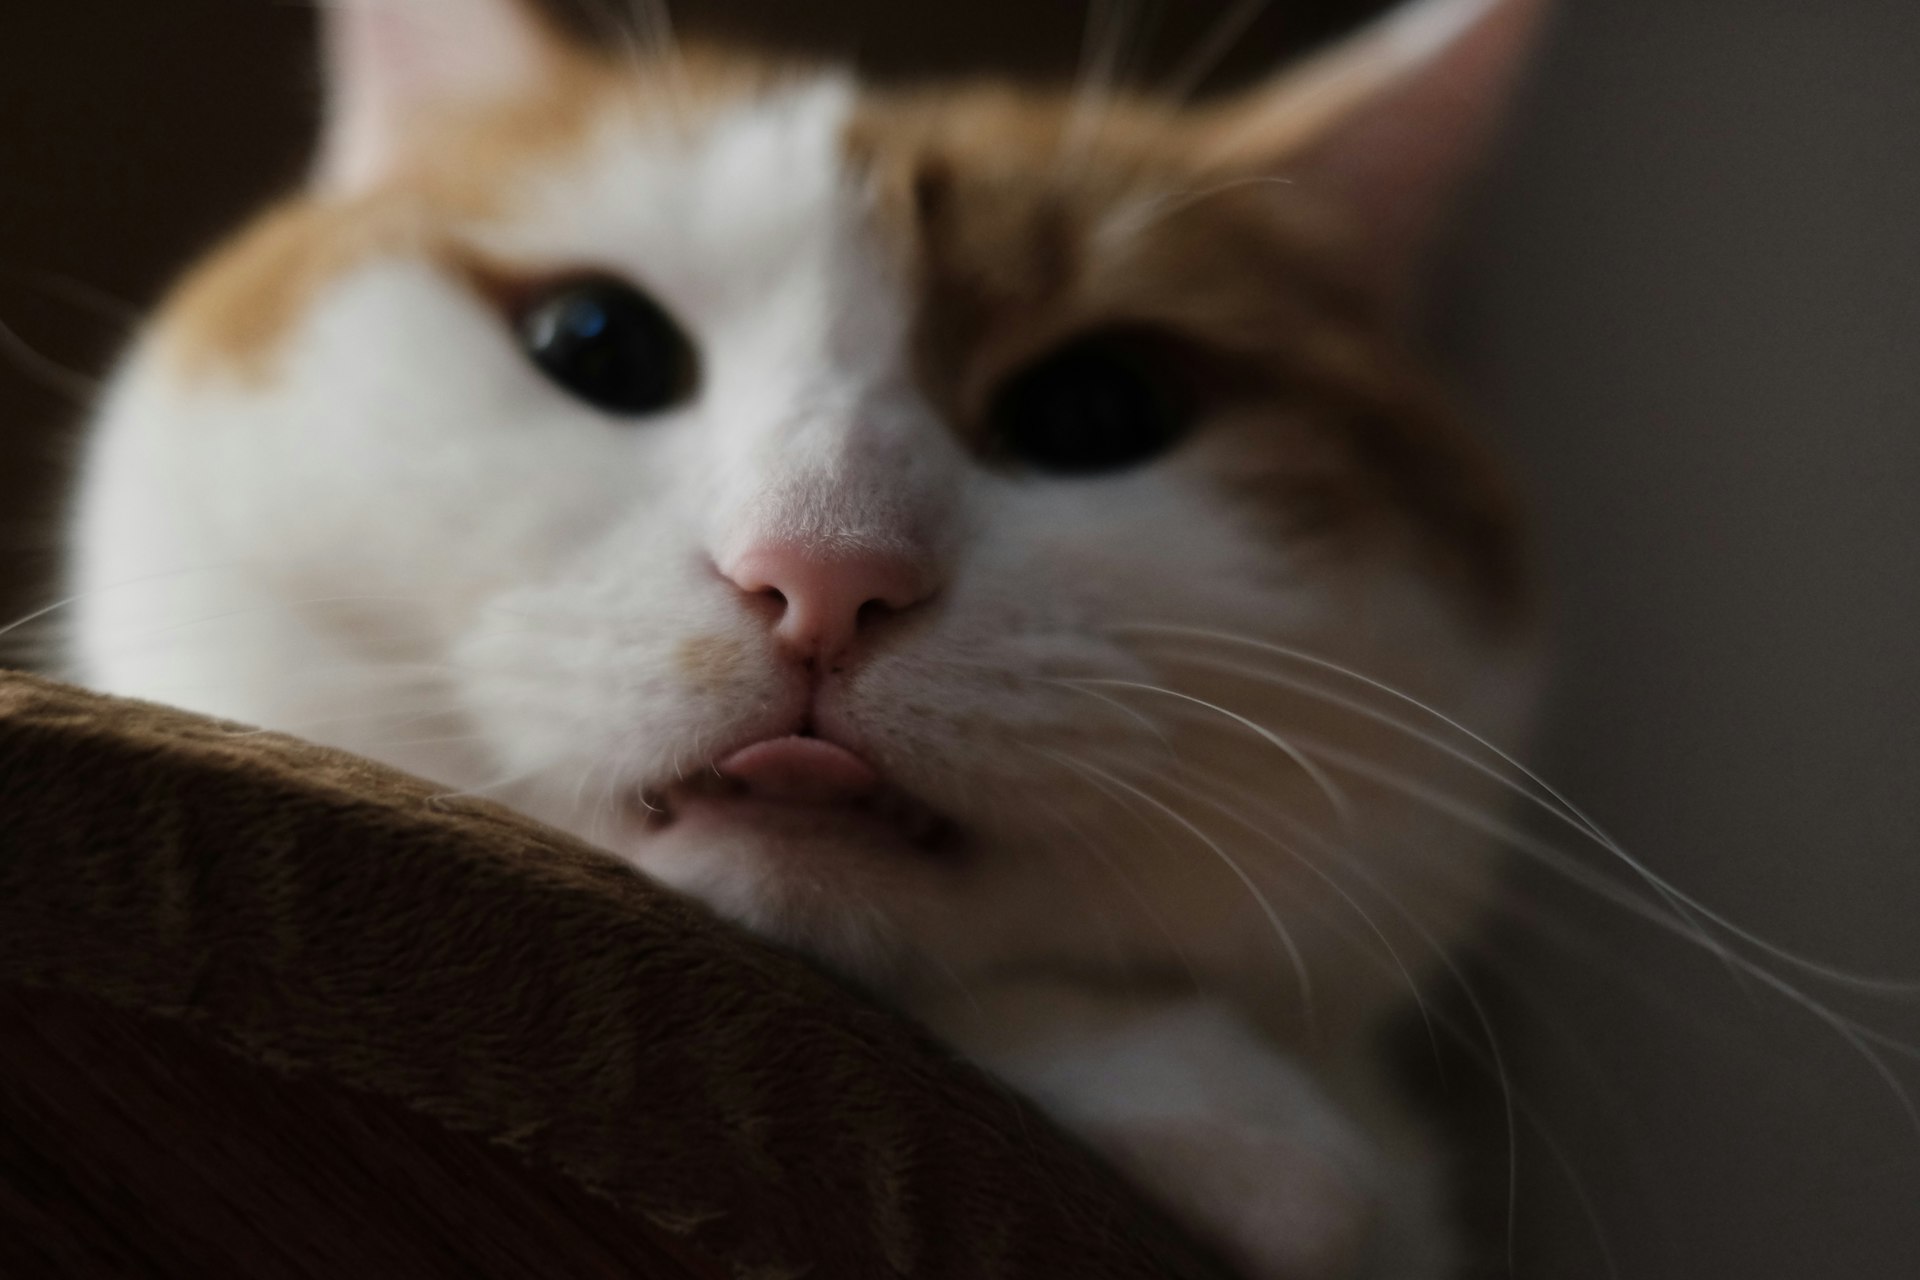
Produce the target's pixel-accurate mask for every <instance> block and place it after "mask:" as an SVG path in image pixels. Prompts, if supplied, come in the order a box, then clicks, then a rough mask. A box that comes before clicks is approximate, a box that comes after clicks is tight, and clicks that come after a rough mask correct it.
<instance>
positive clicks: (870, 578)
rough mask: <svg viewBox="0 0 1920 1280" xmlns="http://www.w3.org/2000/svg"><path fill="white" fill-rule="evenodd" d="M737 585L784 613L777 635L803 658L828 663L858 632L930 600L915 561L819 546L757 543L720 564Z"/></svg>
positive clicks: (924, 572)
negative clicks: (765, 599) (891, 615)
mask: <svg viewBox="0 0 1920 1280" xmlns="http://www.w3.org/2000/svg"><path fill="white" fill-rule="evenodd" d="M721 571H722V572H723V573H725V574H726V576H727V577H728V578H729V579H731V580H732V582H733V584H734V585H735V586H737V587H739V588H740V590H742V591H744V592H746V593H747V594H748V595H750V596H763V597H766V598H768V599H770V600H772V601H773V602H774V603H775V604H777V605H778V606H779V608H780V613H779V621H778V622H777V623H776V624H775V625H774V632H775V634H776V635H778V636H779V637H780V639H781V641H782V642H783V643H784V644H785V645H786V646H787V648H788V649H790V650H792V651H793V652H794V653H795V654H797V655H798V656H800V657H802V658H806V659H810V660H812V661H815V662H820V663H826V662H831V661H832V660H833V659H834V658H835V657H837V656H839V655H840V654H841V653H844V652H845V651H846V649H847V648H848V646H850V645H851V644H852V643H853V641H854V638H855V637H856V636H857V635H858V634H859V632H860V628H861V627H862V626H863V625H865V624H867V623H869V622H872V621H876V620H878V619H879V618H881V617H884V616H886V615H889V614H894V613H899V612H901V611H902V610H905V609H910V608H912V607H913V606H914V605H916V604H918V603H920V602H921V601H922V600H924V599H926V598H927V596H928V595H929V594H931V584H930V582H929V580H928V573H927V569H926V566H925V565H924V563H922V562H921V561H920V560H918V559H916V558H915V557H913V556H910V555H905V554H900V553H893V552H886V551H874V550H867V549H848V550H842V549H837V548H835V547H833V546H831V545H822V544H820V543H817V542H775V543H760V544H757V545H754V546H751V547H748V548H747V549H746V550H745V551H744V552H742V553H741V554H740V555H738V556H736V557H734V558H733V559H732V560H731V561H730V562H728V563H726V564H724V565H722V566H721Z"/></svg>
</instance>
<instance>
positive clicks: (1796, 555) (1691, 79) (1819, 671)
mask: <svg viewBox="0 0 1920 1280" xmlns="http://www.w3.org/2000/svg"><path fill="white" fill-rule="evenodd" d="M1492 187H1493V189H1492V190H1491V191H1490V192H1489V193H1488V197H1487V199H1486V200H1485V202H1484V205H1483V207H1482V209H1481V216H1480V217H1479V218H1478V219H1475V220H1472V222H1471V230H1470V231H1469V232H1468V233H1467V234H1468V237H1469V241H1470V243H1469V246H1468V248H1467V250H1466V252H1465V253H1464V254H1463V255H1462V261H1461V262H1460V263H1459V264H1458V269H1457V271H1456V277H1457V280H1456V296H1457V298H1458V300H1459V305H1460V307H1461V308H1462V311H1461V312H1460V318H1459V320H1458V321H1457V323H1456V324H1455V326H1454V327H1453V328H1452V329H1451V330H1450V332H1451V333H1452V335H1453V336H1454V338H1455V339H1456V340H1457V342H1458V344H1459V346H1460V347H1461V349H1462V354H1463V357H1464V359H1465V361H1466V364H1467V367H1468V369H1469V370H1470V373H1471V377H1472V379H1473V381H1474V383H1475V385H1477V386H1478V387H1479V388H1481V389H1482V390H1483V392H1484V395H1485V398H1486V399H1487V401H1488V402H1489V403H1490V404H1491V405H1492V407H1493V408H1494V409H1495V410H1496V411H1497V415H1498V418H1499V420H1500V421H1501V423H1502V424H1503V426H1504V429H1505V432H1506V434H1507V436H1508V437H1509V438H1510V439H1511V441H1512V445H1513V448H1514V449H1515V451H1516V452H1517V453H1518V454H1519V455H1520V457H1521V458H1522V459H1523V463H1524V465H1525V468H1526V470H1527V471H1528V473H1529V474H1530V477H1531V480H1532V482H1533V487H1534V491H1535V493H1536V495H1537V497H1538V504H1539V508H1540V510H1541V513H1542V515H1543V520H1544V525H1545V532H1546V546H1545V553H1546V557H1547V560H1548V563H1549V565H1550V567H1551V571H1552V577H1553V581H1554V583H1555V584H1556V587H1557V590H1558V595H1559V599H1558V605H1559V609H1558V614H1559V618H1558V621H1559V627H1560V653H1561V666H1560V679H1559V684H1558V689H1559V693H1558V697H1557V700H1556V704H1555V714H1554V715H1553V716H1552V718H1551V720H1550V725H1549V731H1548V735H1547V741H1546V743H1545V744H1544V748H1543V750H1542V751H1541V752H1540V756H1541V758H1542V759H1543V760H1544V761H1545V762H1546V763H1547V767H1548V768H1549V770H1550V772H1551V775H1552V777H1553V778H1554V779H1555V780H1556V781H1558V782H1560V783H1562V784H1564V788H1565V789H1566V790H1567V791H1568V792H1569V793H1570V794H1571V795H1572V796H1574V797H1575V798H1577V800H1578V801H1579V802H1581V803H1583V804H1584V805H1586V806H1587V807H1588V808H1589V811H1590V812H1591V813H1593V815H1594V816H1595V817H1597V818H1598V819H1599V820H1600V822H1601V824H1602V825H1603V826H1608V827H1611V828H1612V830H1613V832H1614V834H1615V835H1617V836H1618V837H1619V838H1620V839H1621V840H1622V841H1623V842H1624V843H1625V844H1626V846H1627V847H1628V848H1629V849H1630V850H1633V851H1636V852H1638V853H1640V854H1642V855H1643V856H1644V858H1645V859H1646V861H1647V862H1648V863H1650V864H1652V866H1653V867H1654V868H1656V869H1657V870H1658V871H1659V872H1660V873H1661V874H1663V875H1665V876H1667V877H1668V878H1669V879H1671V880H1672V881H1674V882H1676V883H1677V884H1679V885H1681V886H1683V887H1685V888H1686V889H1687V890H1688V891H1689V892H1691V893H1693V894H1694V895H1696V896H1697V897H1699V898H1701V899H1704V900H1705V901H1706V902H1708V903H1710V904H1711V905H1713V906H1714V907H1715V908H1717V909H1719V910H1722V911H1724V912H1725V913H1727V914H1729V915H1731V916H1733V917H1734V918H1736V919H1737V920H1739V921H1741V922H1743V923H1745V924H1747V925H1748V926H1750V927H1751V928H1753V929H1754V930H1756V931H1757V932H1759V933H1761V934H1762V935H1764V936H1765V937H1766V938H1768V939H1770V940H1773V941H1775V942H1778V943H1780V944H1782V945H1787V946H1792V947H1795V948H1797V949H1800V950H1804V951H1806V952H1808V953H1811V954H1812V955H1814V956H1817V957H1820V958H1823V959H1826V960H1829V961H1832V962H1835V963H1840V964H1845V965H1848V966H1851V967H1854V968H1858V969H1862V970H1866V971H1868V972H1871V973H1876V974H1903V975H1907V976H1909V977H1920V800H1917V799H1916V793H1920V680H1916V679H1915V671H1916V662H1915V652H1916V642H1917V641H1920V5H1915V4H1913V3H1911V0H1849V3H1847V4H1846V5H1844V6H1843V5H1839V4H1831V5H1817V4H1809V3H1805V0H1739V2H1737V3H1735V2H1731V0H1730V2H1727V3H1719V2H1715V0H1587V3H1584V4H1579V3H1576V4H1574V5H1571V6H1569V7H1568V11H1567V12H1565V13H1564V14H1563V21H1562V22H1561V23H1560V25H1559V27H1558V29H1557V31H1556V32H1555V36H1554V42H1553V47H1552V48H1551V49H1550V51H1549V53H1548V57H1547V60H1546V65H1545V66H1544V68H1543V69H1542V72H1541V75H1540V77H1539V79H1538V81H1537V84H1536V88H1535V92H1534V95H1533V99H1532V102H1531V105H1530V108H1529V109H1528V111H1527V112H1526V113H1525V117H1524V119H1523V121H1522V123H1521V126H1520V128H1519V130H1518V136H1517V137H1516V139H1515V151H1514V153H1513V155H1512V158H1511V163H1510V164H1509V166H1508V167H1507V169H1506V170H1505V171H1504V172H1503V173H1501V174H1500V175H1499V176H1498V178H1497V180H1496V181H1495V182H1494V183H1493V184H1492ZM1589 861H1590V863H1591V864H1592V865H1595V866H1598V865H1602V864H1603V863H1604V861H1605V859H1604V858H1603V857H1595V858H1591V859H1589ZM1543 893H1544V891H1539V892H1536V893H1534V894H1533V895H1531V896H1533V897H1534V898H1535V899H1538V898H1540V897H1541V896H1543ZM1554 896H1555V897H1556V898H1565V897H1566V895H1554ZM1579 918H1580V921H1581V924H1582V930H1583V935H1584V937H1585V938H1586V941H1587V942H1588V943H1589V944H1590V945H1593V946H1596V947H1598V948H1599V949H1600V950H1601V952H1602V953H1603V958H1594V957H1590V956H1580V955H1571V954H1567V953H1566V949H1565V948H1556V947H1543V948H1539V949H1538V954H1537V955H1536V956H1535V957H1534V958H1533V960H1532V961H1531V962H1530V967H1529V971H1528V986H1529V987H1532V988H1537V989H1538V990H1539V991H1540V992H1541V993H1543V994H1545V995H1546V996H1548V997H1549V998H1550V999H1551V1001H1552V1003H1553V1004H1554V1005H1555V1006H1556V1007H1558V1008H1559V1010H1560V1011H1561V1013H1562V1015H1563V1017H1564V1021H1565V1027H1564V1029H1563V1030H1556V1029H1552V1028H1550V1027H1549V1026H1548V1025H1547V1023H1548V1021H1549V1020H1548V1019H1547V1018H1546V1017H1545V1016H1544V1015H1543V1014H1540V1013H1538V1012H1537V1011H1536V1012H1535V1014H1534V1016H1532V1017H1531V1018H1516V1019H1515V1020H1514V1025H1515V1026H1516V1027H1517V1028H1519V1029H1521V1030H1522V1032H1523V1034H1526V1035H1528V1036H1529V1038H1530V1040H1531V1041H1532V1043H1531V1045H1530V1048H1531V1049H1532V1050H1533V1055H1534V1059H1533V1062H1532V1064H1531V1065H1532V1067H1533V1070H1532V1071H1530V1072H1529V1085H1530V1087H1532V1088H1535V1089H1537V1090H1538V1093H1539V1097H1540V1103H1541V1105H1542V1107H1543V1108H1544V1110H1545V1111H1546V1113H1547V1115H1548V1117H1549V1119H1550V1124H1549V1128H1551V1129H1552V1130H1553V1131H1554V1133H1555V1135H1556V1136H1557V1137H1558V1138H1560V1139H1561V1140H1562V1141H1563V1142H1564V1143H1565V1146H1566V1149H1567V1153H1568V1156H1569V1158H1570V1161H1571V1163H1572V1164H1573V1165H1574V1166H1575V1167H1576V1168H1577V1169H1579V1170H1580V1172H1581V1173H1582V1175H1583V1176H1584V1177H1585V1179H1586V1181H1587V1183H1588V1187H1589V1190H1590V1191H1591V1192H1592V1194H1593V1196H1594V1199H1595V1200H1596V1202H1597V1208H1598V1210H1599V1212H1600V1214H1601V1216H1602V1218H1603V1220H1604V1223H1605V1226H1606V1229H1607V1233H1608V1235H1609V1236H1610V1237H1611V1242H1612V1244H1613V1246H1614V1248H1615V1250H1616V1252H1617V1255H1618V1260H1619V1268H1620V1270H1619V1274H1621V1275H1622V1276H1626V1277H1641V1276H1673V1277H1756V1278H1759V1277H1765V1278H1768V1280H1773V1278H1779V1280H1786V1278H1788V1277H1793V1278H1796V1280H1798V1278H1804V1280H1837V1278H1839V1277H1856V1278H1865V1277H1873V1278H1874V1280H1882V1278H1884V1280H1893V1278H1894V1277H1901V1276H1908V1277H1910V1276H1916V1275H1920V1135H1917V1134H1916V1132H1915V1130H1914V1128H1912V1127H1911V1126H1910V1125H1909V1122H1908V1120H1907V1119H1906V1117H1905V1116H1904V1114H1903V1112H1902V1109H1901V1107H1900V1105H1899V1103H1898V1101H1897V1100H1896V1098H1895V1097H1894V1096H1893V1094H1892V1092H1891V1091H1890V1090H1889V1089H1888V1088H1887V1087H1886V1086H1885V1085H1883V1084H1882V1083H1881V1082H1880V1081H1879V1080H1878V1079H1877V1078H1876V1076H1875V1074H1874V1072H1873V1070H1872V1069H1871V1068H1870V1067H1869V1066H1868V1065H1867V1064H1865V1063H1864V1062H1863V1060H1862V1059H1861V1057H1860V1055H1859V1054H1857V1053H1855V1052H1853V1051H1851V1050H1850V1049H1848V1048H1847V1047H1846V1045H1845V1044H1844V1043H1843V1041H1842V1040H1841V1038H1840V1036H1839V1035H1838V1034H1836V1032H1835V1031H1834V1030H1832V1029H1831V1028H1830V1027H1827V1026H1824V1025H1822V1024H1821V1022H1820V1021H1819V1020H1818V1019H1817V1018H1816V1017H1815V1016H1813V1015H1811V1014H1809V1013H1806V1012H1805V1011H1798V1010H1793V1009H1792V1008H1791V1007H1790V1006H1789V1005H1788V1004H1787V1002H1785V1001H1783V1000H1781V999H1779V998H1777V997H1774V996H1770V995H1767V994H1765V993H1764V991H1763V990H1761V989H1759V988H1758V987H1757V984H1751V983H1750V984H1749V986H1750V987H1753V988H1754V989H1755V991H1754V994H1753V995H1752V998H1751V1000H1750V999H1749V995H1748V994H1747V993H1745V992H1743V991H1742V990H1741V989H1740V988H1739V987H1738V986H1736V985H1735V984H1734V982H1733V981H1732V980H1731V979H1730V977H1729V976H1728V974H1727V973H1726V971H1725V970H1723V969H1721V968H1719V967H1718V966H1717V965H1716V964H1715V963H1713V962H1712V961H1711V960H1704V959H1701V958H1700V957H1699V956H1698V954H1690V949H1689V948H1687V947H1685V946H1682V945H1678V944H1668V943H1664V942H1662V941H1661V940H1660V939H1659V938H1658V937H1656V936H1652V935H1650V933H1649V931H1647V930H1643V929H1636V928H1633V927H1630V926H1629V925H1628V924H1627V922H1626V920H1625V919H1624V918H1623V917H1622V916H1621V915H1620V914H1619V913H1617V912H1608V911H1597V910H1592V909H1585V910H1581V911H1580V912H1579ZM1693 951H1695V952H1697V949H1693ZM1555 952H1559V953H1560V954H1559V955H1558V956H1556V955H1555ZM1775 968H1776V969H1780V970H1781V972H1782V974H1783V976H1791V977H1793V978H1794V979H1795V980H1796V981H1799V980H1800V979H1801V978H1802V977H1803V975H1799V974H1792V973H1791V971H1789V970H1785V969H1782V968H1781V967H1780V966H1777V965H1776V966H1775ZM1635 983H1645V984H1650V985H1651V986H1652V988H1653V991H1652V992H1651V993H1650V994H1651V995H1652V996H1653V997H1654V998H1648V993H1642V992H1638V991H1636V990H1634V989H1633V984H1635ZM1804 985H1805V987H1806V990H1807V992H1808V993H1809V994H1810V995H1813V996H1816V997H1818V998H1820V999H1821V1000H1823V1001H1830V1002H1832V1003H1834V1004H1835V1005H1837V1006H1840V1007H1843V1008H1846V1009H1847V1010H1849V1011H1850V1012H1853V1013H1854V1014H1856V1015H1858V1016H1861V1017H1864V1018H1866V1019H1867V1020H1868V1021H1869V1022H1870V1023H1872V1025H1874V1026H1875V1027H1877V1028H1880V1029H1883V1030H1886V1031H1889V1032H1893V1033H1895V1034H1899V1035H1901V1036H1903V1037H1904V1038H1905V1039H1907V1040H1908V1041H1910V1042H1915V1043H1920V1017H1916V1016H1915V1013H1914V1010H1913V1004H1912V1002H1905V1003H1886V1002H1865V1003H1862V1002H1860V1001H1858V1000H1845V999H1840V998H1838V997H1839V996H1841V995H1843V994H1844V993H1842V992H1838V991H1836V989H1835V988H1833V987H1832V986H1830V985H1827V984H1822V983H1820V982H1818V981H1809V982H1805V983H1804ZM1563 1035H1564V1036H1565V1037H1569V1038H1570V1039H1571V1041H1572V1046H1571V1047H1569V1046H1568V1044H1567V1043H1566V1042H1565V1041H1563V1040H1561V1039H1560V1037H1561V1036H1563ZM1556 1064H1557V1065H1556ZM1582 1067H1584V1071H1583V1070H1582V1069H1581V1068H1582ZM1595 1077H1598V1080H1596V1079H1595ZM1907 1079H1908V1081H1909V1082H1910V1083H1911V1082H1914V1081H1915V1080H1916V1073H1914V1072H1912V1071H1908V1072H1907ZM1602 1085H1604V1086H1605V1087H1604V1088H1603V1087H1602ZM1609 1091H1610V1092H1609ZM1549 1160H1550V1157H1549V1156H1548V1155H1547V1154H1546V1153H1544V1152H1542V1151H1539V1150H1534V1151H1531V1152H1529V1169H1528V1171H1527V1177H1528V1179H1529V1181H1530V1182H1531V1181H1532V1180H1535V1179H1545V1180H1547V1181H1548V1182H1549V1183H1551V1182H1552V1181H1553V1180H1554V1179H1555V1177H1556V1174H1555V1172H1554V1171H1553V1170H1552V1169H1551V1168H1550V1167H1549V1165H1548V1162H1549ZM1528 1195H1529V1196H1530V1197H1531V1196H1536V1195H1537V1196H1539V1197H1540V1198H1541V1199H1544V1200H1547V1201H1550V1202H1551V1204H1552V1206H1553V1207H1552V1208H1551V1210H1544V1206H1543V1212H1542V1214H1541V1215H1540V1216H1539V1217H1537V1218H1536V1217H1532V1216H1531V1215H1529V1216H1528V1217H1526V1218H1523V1225H1524V1226H1525V1227H1526V1228H1527V1235H1528V1236H1529V1237H1530V1239H1535V1238H1541V1237H1545V1236H1551V1237H1553V1238H1554V1239H1555V1240H1556V1241H1558V1242H1560V1243H1561V1245H1562V1246H1563V1247H1564V1246H1565V1244H1566V1243H1567V1242H1571V1241H1578V1240H1579V1239H1580V1238H1581V1234H1580V1227H1579V1223H1578V1221H1577V1211H1576V1210H1575V1209H1574V1208H1573V1207H1571V1206H1570V1205H1569V1204H1568V1202H1567V1200H1568V1198H1567V1196H1566V1194H1565V1193H1564V1191H1561V1190H1556V1191H1554V1192H1551V1193H1549V1192H1546V1191H1544V1190H1541V1191H1537V1192H1535V1191H1529V1192H1528ZM1588 1238H1589V1239H1590V1238H1591V1237H1588ZM1550 1252H1551V1251H1549V1250H1547V1249H1545V1248H1544V1247H1543V1248H1542V1251H1541V1252H1540V1254H1539V1255H1538V1256H1539V1257H1541V1258H1542V1259H1544V1258H1546V1257H1548V1256H1549V1253H1550ZM1552 1256H1554V1257H1556V1258H1559V1257H1561V1256H1563V1255H1561V1254H1558V1253H1554V1254H1552ZM1535 1274H1539V1275H1551V1276H1556V1277H1573V1276H1581V1277H1584V1276H1586V1275H1589V1274H1592V1275H1600V1274H1603V1271H1602V1270H1600V1269H1599V1268H1598V1267H1595V1266H1591V1265H1589V1266H1587V1267H1586V1269H1581V1267H1578V1266H1575V1265H1573V1264H1572V1263H1571V1261H1568V1262H1566V1263H1559V1262H1556V1263H1555V1264H1554V1265H1551V1266H1546V1265H1543V1266H1542V1268H1541V1269H1539V1270H1538V1271H1536V1272H1535Z"/></svg>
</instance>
